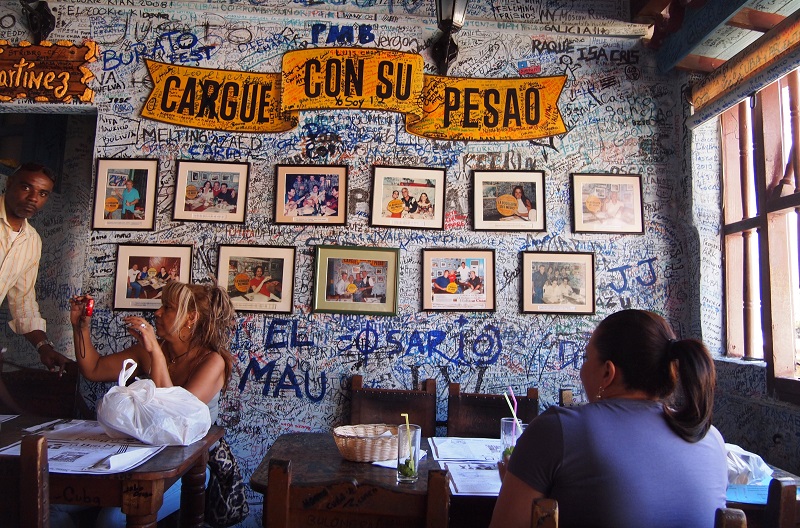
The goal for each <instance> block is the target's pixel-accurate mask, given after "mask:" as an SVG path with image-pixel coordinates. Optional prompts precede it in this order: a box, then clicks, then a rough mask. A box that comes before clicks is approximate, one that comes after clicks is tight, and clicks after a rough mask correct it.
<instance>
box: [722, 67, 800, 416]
mask: <svg viewBox="0 0 800 528" xmlns="http://www.w3.org/2000/svg"><path fill="white" fill-rule="evenodd" d="M720 121H721V134H722V166H723V186H722V192H723V198H722V202H723V203H722V207H723V226H724V227H723V236H724V244H723V245H724V259H725V261H724V266H723V267H724V270H725V293H726V316H727V338H728V339H727V344H728V350H727V353H728V355H729V356H733V357H742V358H745V359H757V360H760V359H763V360H765V361H766V362H767V366H768V384H769V389H770V391H771V392H773V391H774V393H775V394H776V395H777V396H778V397H780V398H781V399H784V400H787V401H793V402H795V403H800V370H799V369H798V367H799V366H800V361H799V360H800V346H798V343H800V266H799V265H798V258H800V254H799V253H798V245H799V243H798V221H800V216H799V215H798V211H800V74H798V71H797V70H795V71H794V72H792V73H790V74H789V75H787V76H786V77H784V78H782V79H780V80H778V81H776V82H774V83H772V84H770V85H769V86H767V87H765V88H764V89H762V90H761V91H759V92H758V93H757V94H755V95H754V96H753V97H751V98H749V99H748V100H745V101H742V102H740V103H739V104H738V105H737V106H735V107H733V108H731V109H730V110H727V111H726V112H725V113H724V114H722V116H721V117H720Z"/></svg>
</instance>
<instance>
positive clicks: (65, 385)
mask: <svg viewBox="0 0 800 528" xmlns="http://www.w3.org/2000/svg"><path fill="white" fill-rule="evenodd" d="M14 368H15V370H7V369H5V368H4V362H2V361H0V379H2V381H3V383H4V384H5V386H6V389H8V393H9V394H10V395H11V397H12V398H13V400H14V401H15V402H16V403H17V405H18V406H19V407H21V408H22V410H23V411H24V412H26V413H30V414H36V415H38V416H47V417H52V418H87V419H90V418H94V413H92V412H91V411H90V410H89V407H88V406H87V405H86V402H85V401H84V399H83V397H82V396H81V394H80V391H79V390H78V384H79V382H80V378H81V375H80V371H79V370H78V364H77V363H68V364H67V366H66V367H65V368H64V373H63V374H62V375H61V377H59V375H58V373H56V372H50V371H48V370H45V369H43V368H41V369H40V368H30V367H22V366H19V365H14Z"/></svg>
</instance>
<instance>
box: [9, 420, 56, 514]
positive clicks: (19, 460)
mask: <svg viewBox="0 0 800 528" xmlns="http://www.w3.org/2000/svg"><path fill="white" fill-rule="evenodd" d="M49 475H50V474H49V472H48V465H47V440H46V439H45V437H44V436H42V435H28V436H25V437H23V439H22V444H21V446H20V456H16V455H0V489H2V490H3V492H2V493H0V516H2V521H0V525H3V526H25V527H26V528H47V527H48V526H50V489H49V485H50V477H49Z"/></svg>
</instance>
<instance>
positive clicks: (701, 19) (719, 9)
mask: <svg viewBox="0 0 800 528" xmlns="http://www.w3.org/2000/svg"><path fill="white" fill-rule="evenodd" d="M746 3H747V0H712V1H710V2H706V3H704V4H703V5H702V7H700V8H697V9H692V8H691V5H690V6H689V7H687V8H686V12H685V14H684V20H683V24H681V26H680V28H678V29H677V31H675V32H674V33H671V34H669V35H667V36H666V37H665V38H664V40H663V41H662V43H661V46H660V47H659V51H658V53H657V54H656V64H657V66H658V69H659V70H661V71H662V72H667V71H669V70H671V69H672V68H673V67H674V66H675V65H676V64H678V63H679V62H680V61H682V60H683V59H684V58H685V57H686V56H687V55H689V54H691V52H692V50H693V49H694V48H695V47H696V46H697V45H698V44H700V43H701V42H703V41H704V40H706V39H707V38H708V37H709V36H710V35H711V34H712V33H713V32H714V31H715V30H716V29H717V28H719V27H720V26H722V25H724V24H725V23H726V22H727V21H728V20H729V19H730V18H731V17H733V15H735V14H736V12H737V11H739V9H741V8H742V7H744V5H745V4H746Z"/></svg>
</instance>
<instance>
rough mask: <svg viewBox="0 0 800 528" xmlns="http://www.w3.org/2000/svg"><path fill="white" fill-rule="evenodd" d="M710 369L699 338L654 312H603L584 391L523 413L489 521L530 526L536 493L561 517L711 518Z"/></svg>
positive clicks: (720, 451) (717, 442) (638, 521)
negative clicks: (529, 417)
mask: <svg viewBox="0 0 800 528" xmlns="http://www.w3.org/2000/svg"><path fill="white" fill-rule="evenodd" d="M715 381H716V375H715V371H714V362H713V361H712V359H711V355H710V354H709V353H708V350H706V347H705V346H703V344H702V343H701V342H700V341H696V340H694V339H676V338H675V334H674V333H673V332H672V329H671V328H670V326H669V324H668V323H667V322H666V321H665V320H664V319H663V318H662V317H660V316H659V315H656V314H655V313H652V312H646V311H643V310H623V311H621V312H617V313H615V314H612V315H610V316H608V317H606V318H605V319H604V320H603V321H602V322H601V323H600V325H599V326H598V327H597V328H596V329H595V331H594V333H592V337H591V338H590V339H589V344H588V345H587V346H586V355H585V356H584V362H583V366H582V367H581V382H582V384H583V388H584V390H585V391H586V395H587V396H588V398H589V403H588V404H586V405H580V406H577V407H551V408H550V409H548V410H547V411H545V412H544V413H542V414H541V415H539V416H538V417H536V418H534V420H533V421H532V422H531V423H530V424H529V425H528V427H527V428H526V429H525V432H523V433H522V436H521V437H520V438H519V441H518V442H517V445H516V447H515V448H514V451H513V452H512V453H511V459H510V460H509V463H508V471H505V472H504V475H503V484H502V487H501V489H500V495H499V497H498V498H497V504H496V506H495V509H494V515H493V516H492V523H491V525H490V527H491V528H522V527H525V528H527V527H529V526H530V525H531V503H532V501H533V499H535V498H539V497H549V498H552V499H555V500H557V501H558V511H559V526H561V527H563V528H576V527H580V528H586V527H595V528H596V527H608V528H642V527H647V528H684V527H686V528H688V527H692V528H712V527H713V526H714V514H715V511H716V509H717V508H722V507H725V492H726V488H727V484H728V465H727V455H726V451H725V445H724V442H723V440H722V436H721V435H720V434H719V431H717V429H715V428H714V427H713V426H712V425H711V410H712V406H713V404H714V385H715ZM503 469H504V468H503V466H502V465H501V474H502V473H503Z"/></svg>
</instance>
